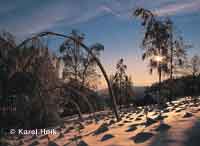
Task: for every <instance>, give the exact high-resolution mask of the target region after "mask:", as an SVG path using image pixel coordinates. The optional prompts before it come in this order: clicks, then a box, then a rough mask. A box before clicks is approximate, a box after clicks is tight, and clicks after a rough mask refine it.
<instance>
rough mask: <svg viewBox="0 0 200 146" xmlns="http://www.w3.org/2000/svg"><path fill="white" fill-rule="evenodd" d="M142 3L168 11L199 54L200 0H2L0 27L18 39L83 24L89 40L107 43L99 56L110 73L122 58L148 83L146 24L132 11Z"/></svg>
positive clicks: (139, 81)
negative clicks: (144, 53) (144, 41)
mask: <svg viewBox="0 0 200 146" xmlns="http://www.w3.org/2000/svg"><path fill="white" fill-rule="evenodd" d="M138 7H143V8H146V9H149V10H151V11H153V12H154V13H156V14H157V15H158V16H159V17H170V18H171V19H172V21H173V22H174V24H175V26H176V30H177V32H178V33H179V34H180V35H182V36H183V38H184V40H185V41H186V42H187V43H188V44H192V45H193V48H191V49H190V50H189V51H188V53H189V56H192V55H193V54H200V40H199V39H200V29H199V26H200V0H0V18H1V20H0V30H5V31H9V32H11V33H12V34H13V35H14V36H15V37H16V38H17V41H18V42H20V41H22V40H23V39H25V38H26V37H30V36H32V35H33V34H36V33H39V32H42V31H55V32H59V33H63V34H69V33H70V32H71V30H72V29H76V30H79V31H80V32H82V33H84V34H85V38H86V39H85V44H87V45H88V46H90V45H92V44H94V43H97V42H98V43H101V44H103V45H104V47H105V50H104V52H102V54H101V62H102V63H103V65H104V67H105V69H106V71H107V72H108V74H112V73H113V72H115V64H116V62H117V61H118V60H119V59H120V58H124V61H125V64H126V65H127V67H128V69H127V73H128V74H129V75H131V76H132V79H133V83H134V84H135V85H136V86H143V85H150V84H152V83H154V82H156V81H157V80H158V77H157V74H156V73H154V74H153V75H150V74H149V69H148V67H147V62H144V61H142V59H141V56H142V49H141V48H140V46H141V41H142V38H143V35H144V29H143V28H142V27H141V22H140V21H139V19H137V18H135V17H133V16H132V12H133V11H134V10H135V9H136V8H138ZM54 43H56V42H54ZM53 49H54V50H56V48H53ZM103 86H104V82H103V81H102V87H103Z"/></svg>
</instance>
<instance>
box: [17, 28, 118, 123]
mask: <svg viewBox="0 0 200 146" xmlns="http://www.w3.org/2000/svg"><path fill="white" fill-rule="evenodd" d="M45 36H57V37H61V38H64V39H70V40H73V41H75V42H77V43H78V44H79V45H80V46H81V47H82V48H83V49H85V51H86V52H88V53H89V54H90V55H91V56H92V58H93V59H94V61H95V62H96V63H97V65H98V67H99V68H100V70H101V72H102V74H103V76H104V78H105V80H106V83H107V86H108V90H109V94H110V97H111V99H112V109H113V112H114V114H115V117H116V119H117V120H118V121H119V120H120V118H119V115H118V111H117V104H116V98H115V96H114V94H113V91H112V87H111V84H110V81H109V78H108V75H107V73H106V71H105V69H104V67H103V65H102V64H101V62H100V60H99V59H98V58H97V57H96V55H94V53H93V52H92V50H91V49H90V48H89V47H87V46H86V45H85V44H84V43H82V42H81V41H80V40H78V39H75V38H74V37H73V36H68V35H65V34H60V33H55V32H42V33H39V34H36V35H35V36H33V37H31V38H28V39H26V40H24V41H23V42H22V43H21V44H19V45H18V46H17V47H16V49H17V48H20V47H22V46H23V45H24V44H26V43H28V42H29V41H32V40H35V39H38V38H41V37H45ZM93 47H96V48H98V47H103V46H102V45H100V44H97V45H94V46H93ZM30 59H31V58H30Z"/></svg>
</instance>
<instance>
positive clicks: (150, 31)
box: [134, 8, 170, 102]
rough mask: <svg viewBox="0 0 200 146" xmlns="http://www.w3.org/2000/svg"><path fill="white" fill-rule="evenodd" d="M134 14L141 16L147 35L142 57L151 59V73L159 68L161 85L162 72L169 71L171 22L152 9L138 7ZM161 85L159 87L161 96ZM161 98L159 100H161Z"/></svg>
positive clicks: (143, 44)
mask: <svg viewBox="0 0 200 146" xmlns="http://www.w3.org/2000/svg"><path fill="white" fill-rule="evenodd" d="M134 15H135V16H137V17H140V18H141V19H142V20H143V21H142V26H143V27H144V28H145V35H144V38H143V41H142V47H143V48H144V50H145V51H144V53H143V55H142V59H143V60H145V59H149V62H150V63H149V67H150V73H152V71H153V69H157V71H158V76H159V84H160V85H161V77H162V73H165V74H168V73H169V71H170V70H169V67H168V62H169V50H168V45H169V40H170V29H169V28H170V23H169V20H168V19H165V20H161V19H158V18H157V17H156V16H155V14H153V13H152V12H151V11H149V10H146V9H143V8H138V9H136V10H135V12H134ZM160 88H161V87H160V86H159V89H158V93H159V98H161V94H160ZM160 101H161V100H159V102H160Z"/></svg>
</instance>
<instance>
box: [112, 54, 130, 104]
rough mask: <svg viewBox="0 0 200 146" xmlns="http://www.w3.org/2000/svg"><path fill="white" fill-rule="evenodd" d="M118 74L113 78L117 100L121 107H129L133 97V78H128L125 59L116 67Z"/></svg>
mask: <svg viewBox="0 0 200 146" xmlns="http://www.w3.org/2000/svg"><path fill="white" fill-rule="evenodd" d="M116 70H117V71H116V73H115V74H114V75H113V76H111V82H112V87H113V90H114V93H115V96H116V98H117V103H118V105H120V107H121V106H122V105H128V104H129V99H130V98H131V96H133V89H132V85H133V84H132V81H131V77H128V75H127V73H126V70H127V66H126V65H125V64H124V59H122V58H121V59H120V60H119V61H118V62H117V65H116Z"/></svg>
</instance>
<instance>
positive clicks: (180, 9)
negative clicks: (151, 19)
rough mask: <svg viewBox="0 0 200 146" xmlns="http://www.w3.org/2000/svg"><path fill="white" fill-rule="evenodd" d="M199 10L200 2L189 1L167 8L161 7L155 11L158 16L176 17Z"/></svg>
mask: <svg viewBox="0 0 200 146" xmlns="http://www.w3.org/2000/svg"><path fill="white" fill-rule="evenodd" d="M198 10H200V1H191V2H185V3H174V4H169V5H167V6H162V7H161V8H159V9H156V10H155V13H156V14H157V15H158V16H165V15H168V16H169V15H176V14H179V13H182V14H184V13H192V12H195V11H198Z"/></svg>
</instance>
